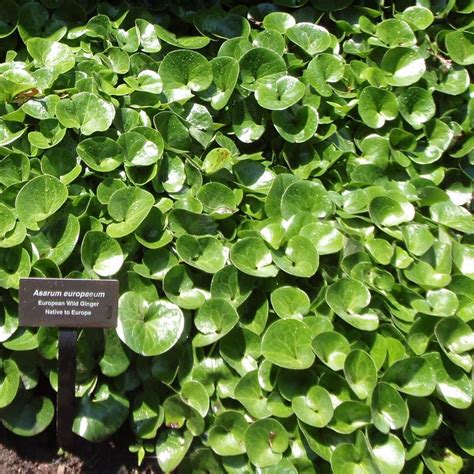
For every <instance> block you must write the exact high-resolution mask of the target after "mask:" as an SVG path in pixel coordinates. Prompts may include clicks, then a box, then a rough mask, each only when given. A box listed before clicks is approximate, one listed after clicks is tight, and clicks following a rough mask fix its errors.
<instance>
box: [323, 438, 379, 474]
mask: <svg viewBox="0 0 474 474" xmlns="http://www.w3.org/2000/svg"><path fill="white" fill-rule="evenodd" d="M364 454H365V453H364ZM331 468H332V470H333V472H335V473H337V474H342V473H351V474H355V473H356V472H359V471H360V470H361V469H362V470H363V472H365V473H368V474H373V473H376V472H377V470H376V468H375V466H374V465H373V463H372V461H371V459H370V457H369V456H367V455H364V456H362V455H361V453H360V452H359V451H358V450H357V449H356V447H355V446H353V445H351V444H346V443H343V444H340V445H339V446H337V447H336V448H335V449H334V451H333V453H332V456H331Z"/></svg>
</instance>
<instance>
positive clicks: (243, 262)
mask: <svg viewBox="0 0 474 474" xmlns="http://www.w3.org/2000/svg"><path fill="white" fill-rule="evenodd" d="M230 260H231V261H232V263H233V265H235V266H236V267H237V268H238V269H239V270H240V271H241V272H243V273H246V274H248V275H253V276H257V277H261V278H268V277H274V276H275V275H276V274H277V273H278V269H277V267H276V266H275V265H273V263H272V261H273V259H272V253H271V251H270V250H269V249H268V247H267V246H266V245H265V242H264V241H263V240H262V239H259V238H257V237H245V238H243V239H241V240H239V241H238V242H236V243H235V244H234V245H233V246H232V248H231V250H230Z"/></svg>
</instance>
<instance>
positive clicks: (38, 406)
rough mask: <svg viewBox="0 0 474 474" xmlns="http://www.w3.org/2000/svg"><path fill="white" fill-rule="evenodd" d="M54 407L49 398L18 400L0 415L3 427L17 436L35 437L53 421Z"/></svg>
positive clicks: (21, 398) (22, 398)
mask: <svg viewBox="0 0 474 474" xmlns="http://www.w3.org/2000/svg"><path fill="white" fill-rule="evenodd" d="M53 417H54V405H53V403H52V402H51V400H50V399H49V398H46V397H36V398H33V399H32V400H25V398H24V397H20V398H18V399H17V400H16V401H15V402H14V403H13V404H11V405H10V406H9V408H8V410H7V411H5V412H3V413H2V414H1V415H0V418H1V420H2V424H3V426H5V428H7V429H8V430H10V431H12V432H13V433H15V434H16V435H18V436H35V435H37V434H39V433H41V432H42V431H44V430H45V429H46V428H47V427H48V426H49V424H50V423H51V422H52V421H53Z"/></svg>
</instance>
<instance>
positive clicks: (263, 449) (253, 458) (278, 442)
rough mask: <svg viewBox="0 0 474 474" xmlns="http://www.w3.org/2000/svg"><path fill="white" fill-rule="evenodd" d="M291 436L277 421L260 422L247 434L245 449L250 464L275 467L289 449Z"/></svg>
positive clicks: (251, 427) (252, 426)
mask: <svg viewBox="0 0 474 474" xmlns="http://www.w3.org/2000/svg"><path fill="white" fill-rule="evenodd" d="M288 441H289V436H288V433H287V431H286V430H285V428H284V427H283V425H281V423H279V422H278V421H276V420H273V419H268V420H258V421H256V422H255V423H253V424H251V425H250V426H249V428H248V429H247V431H246V433H245V449H246V452H247V455H248V457H249V459H250V462H251V463H252V464H253V465H254V466H256V467H260V468H264V467H268V466H273V465H275V464H277V463H278V462H280V461H281V459H282V453H283V452H284V451H286V448H287V447H288Z"/></svg>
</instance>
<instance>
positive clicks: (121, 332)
mask: <svg viewBox="0 0 474 474" xmlns="http://www.w3.org/2000/svg"><path fill="white" fill-rule="evenodd" d="M183 330H184V316H183V313H182V311H181V310H180V309H179V308H178V307H177V306H176V305H174V304H173V303H170V302H169V301H166V300H158V301H154V302H153V303H148V301H147V300H146V299H145V298H144V297H143V296H141V295H139V294H137V293H134V292H127V293H124V294H123V295H122V296H121V297H120V299H119V317H118V323H117V334H118V336H119V337H120V339H121V340H122V341H123V342H124V343H125V344H126V345H127V346H128V347H130V349H132V350H133V351H134V352H137V353H138V354H142V355H146V356H152V355H158V354H163V353H164V352H166V351H168V350H170V349H171V348H172V347H173V346H174V345H175V344H176V343H177V341H178V339H179V338H180V336H181V334H182V332H183Z"/></svg>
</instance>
